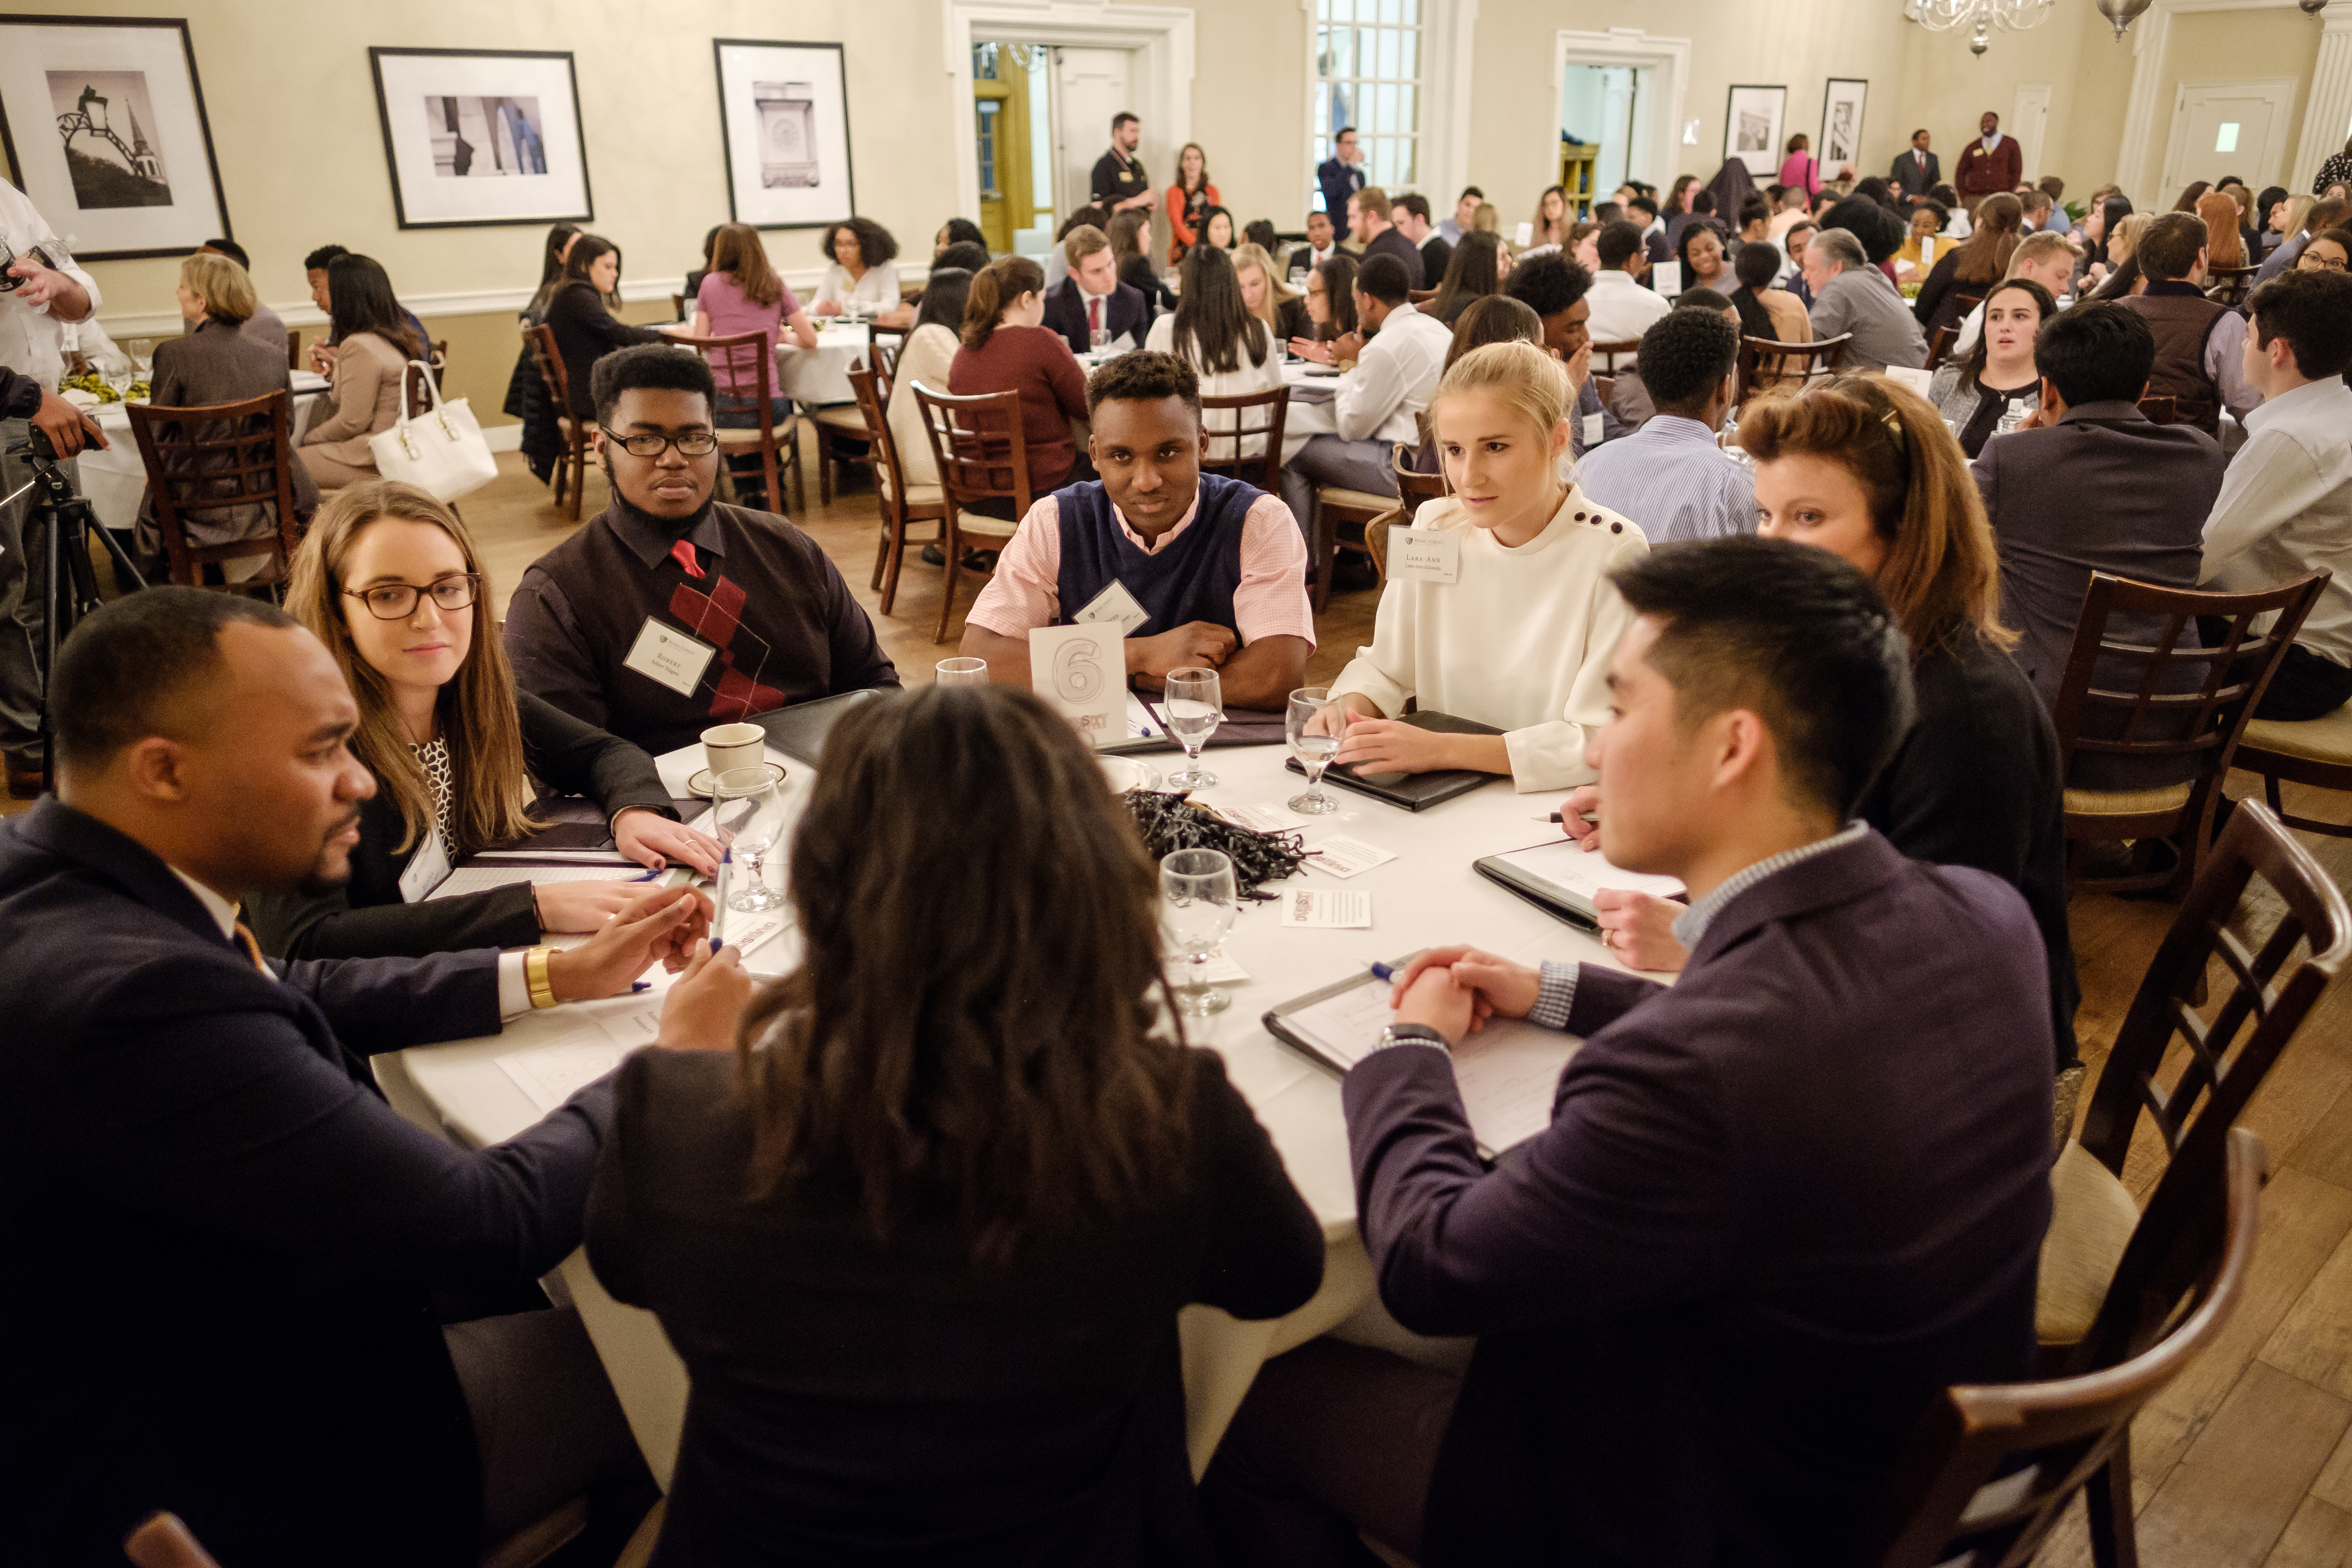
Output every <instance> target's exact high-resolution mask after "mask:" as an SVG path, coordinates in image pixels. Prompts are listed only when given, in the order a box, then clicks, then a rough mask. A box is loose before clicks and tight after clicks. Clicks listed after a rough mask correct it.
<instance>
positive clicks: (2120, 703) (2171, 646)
mask: <svg viewBox="0 0 2352 1568" xmlns="http://www.w3.org/2000/svg"><path fill="white" fill-rule="evenodd" d="M2326 581H2327V574H2326V573H2325V572H2315V573H2313V574H2311V575H2310V576H2307V577H2305V578H2302V579H2301V580H2299V581H2297V582H2294V583H2289V584H2285V585H2284V586H2283V587H2278V588H2267V589H2263V590H2262V591H2261V592H2259V593H2252V594H2207V593H2198V592H2194V591H2192V590H2189V589H2184V588H2159V587H2157V586H2155V585H2154V584H2147V583H2135V582H2132V581H2130V580H2129V579H2127V578H2123V577H2116V576H2111V575H2109V574H2106V573H2105V572H2095V573H2093V574H2091V584H2090V587H2089V588H2088V589H2087V590H2086V591H2085V592H2084V595H2083V609H2082V613H2081V615H2080V616H2078V617H2077V619H2076V621H2075V624H2074V647H2073V649H2072V650H2071V651H2070V652H2069V653H2068V654H2067V657H2066V670H2065V674H2064V675H2063V677H2062V678H2061V679H2060V682H2059V687H2058V696H2057V700H2055V702H2054V703H2053V705H2052V721H2053V724H2054V726H2055V727H2056V729H2057V731H2058V768H2059V773H2058V776H2059V778H2060V779H2061V780H2062V781H2063V782H2064V784H2065V834H2066V837H2067V838H2068V839H2069V840H2071V841H2074V842H2093V843H2114V842H2116V841H2118V840H2126V839H2127V840H2135V841H2137V842H2138V843H2139V844H2141V845H2143V846H2146V848H2144V849H2141V850H2139V851H2137V852H2136V853H2137V855H2138V856H2139V857H2140V859H2139V861H2138V862H2137V863H2136V864H2135V866H2134V868H2131V869H2129V870H2126V871H2125V872H2124V873H2123V874H2121V875H2117V876H2112V877H2105V878H2092V877H2088V876H2084V875H2078V874H2076V873H2077V872H2078V871H2079V870H2080V868H2079V867H2078V866H2072V865H2070V867H2069V876H2068V879H2067V880H2068V885H2069V887H2071V888H2075V889H2087V888H2095V889H2101V890H2104V891H2109V892H2123V891H2145V890H2151V889H2158V888H2166V889H2170V890H2171V891H2172V892H2175V893H2178V892H2179V891H2181V890H2183V889H2186V888H2187V887H2188V886H2189V883H2190V882H2191V881H2192V880H2194V879H2195V878H2196V876H2197V867H2198V861H2199V858H2200V855H2201V854H2202V851H2203V847H2204V843H2205V839H2206V837H2207V836H2208V834H2209V833H2210V823H2211V821H2212V819H2213V816H2214V811H2215V802H2216V800H2217V798H2218V797H2219V795H2220V794H2221V780H2222V779H2223V778H2224V777H2225V776H2226V775H2227V774H2228V773H2229V771H2230V761H2231V753H2232V752H2234V751H2235V750H2236V749H2237V745H2238V737H2239V733H2240V731H2242V730H2243V729H2244V727H2245V723H2246V718H2247V715H2248V714H2249V713H2251V712H2252V710H2253V705H2254V704H2255V703H2256V702H2258V701H2260V700H2261V699H2262V694H2263V688H2264V687H2266V686H2268V685H2269V684H2270V679H2271V675H2272V673H2273V671H2274V670H2276V669H2277V668H2278V665H2279V661H2280V660H2281V659H2283V658H2285V657H2286V650H2287V648H2288V647H2289V646H2290V645H2291V644H2292V643H2293V642H2294V635H2295V632H2296V630H2297V629H2298V628H2300V627H2301V626H2302V625H2303V620H2304V617H2305V616H2306V615H2308V614H2309V613H2310V611H2311V606H2312V605H2313V604H2314V603H2315V602H2316V601H2317V599H2318V597H2319V590H2320V588H2321V587H2322V586H2323V585H2324V584H2326ZM2273 613H2275V616H2276V619H2275V620H2274V621H2273V622H2272V624H2270V625H2269V626H2265V627H2263V629H2262V630H2260V631H2257V630H2255V629H2254V626H2253V623H2254V622H2255V620H2256V619H2257V618H2259V617H2261V616H2266V615H2272V614H2273ZM2116 616H2124V617H2127V620H2128V623H2129V624H2133V625H2136V626H2138V627H2141V628H2145V630H2144V631H2143V632H2142V633H2141V635H2143V636H2146V637H2148V638H2149V639H2150V640H2148V641H2146V642H2130V641H2125V640H2122V638H2123V634H2122V633H2121V632H2120V631H2118V629H2117V627H2116V624H2115V621H2114V617H2116ZM2200 616H2204V617H2208V618H2209V619H2210V620H2212V621H2214V622H2218V623H2221V624H2223V625H2225V626H2226V627H2227V630H2226V632H2225V634H2224V635H2223V637H2222V638H2221V641H2220V642H2218V643H2217V644H2215V645H2214V646H2211V647H2197V646H2193V645H2194V644H2195V643H2196V642H2197V641H2198V637H2199V632H2198V627H2197V621H2198V618H2199V617H2200ZM2184 639H2185V640H2186V642H2187V643H2188V644H2189V645H2192V646H2183V645H2184ZM2094 758H2116V759H2120V760H2118V761H2116V762H2115V763H2098V762H2093V763H2091V765H2090V766H2089V767H2087V768H2085V767H2084V766H2083V765H2082V764H2083V763H2084V762H2085V761H2088V760H2090V759H2094ZM2123 772H2128V773H2130V774H2132V775H2134V776H2148V775H2161V774H2163V773H2179V774H2181V775H2184V776H2181V777H2179V778H2178V779H2177V780H2176V781H2175V782H2171V783H2159V784H2145V785H2125V786H2116V785H2113V784H2110V783H2109V781H2110V780H2111V779H2113V778H2115V777H2116V775H2117V774H2118V773H2123ZM2078 774H2081V775H2083V776H2082V777H2081V778H2079V779H2078V776H2077V775H2078ZM2165 837H2170V838H2172V839H2174V840H2175V841H2176V844H2177V847H2178V849H2179V857H2178V859H2177V861H2176V862H2175V863H2174V864H2173V865H2171V866H2163V865H2159V864H2156V863H2155V862H2154V860H2153V859H2152V858H2150V857H2152V856H2153V855H2154V853H2155V851H2154V844H2155V842H2156V841H2157V840H2158V839H2161V838H2165ZM2074 858H2075V859H2079V856H2078V857H2074Z"/></svg>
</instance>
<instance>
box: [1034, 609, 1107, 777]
mask: <svg viewBox="0 0 2352 1568" xmlns="http://www.w3.org/2000/svg"><path fill="white" fill-rule="evenodd" d="M1125 641H1126V639H1125V638H1124V637H1121V636H1120V635H1119V630H1118V624H1117V623H1116V622H1110V621H1097V622H1094V623H1092V624H1090V625H1087V626H1039V627H1038V628H1037V629H1036V630H1034V631H1033V632H1031V633H1030V634H1029V684H1030V685H1031V687H1032V688H1033V689H1035V691H1036V693H1037V695H1038V696H1040V697H1042V698H1044V699H1045V700H1046V701H1048V702H1050V703H1052V704H1053V705H1054V708H1055V711H1057V712H1059V713H1060V714H1061V715H1062V717H1063V718H1065V719H1067V720H1068V721H1070V722H1071V723H1073V724H1076V726H1077V727H1078V733H1079V734H1080V735H1081V736H1082V737H1084V738H1085V740H1086V742H1087V744H1088V745H1090V746H1108V745H1113V744H1116V743H1117V742H1119V741H1121V740H1123V739H1125V738H1126V729H1125V727H1124V721H1125V719H1126V717H1127V649H1126V648H1125V647H1123V646H1122V644H1123V643H1124V642H1125Z"/></svg>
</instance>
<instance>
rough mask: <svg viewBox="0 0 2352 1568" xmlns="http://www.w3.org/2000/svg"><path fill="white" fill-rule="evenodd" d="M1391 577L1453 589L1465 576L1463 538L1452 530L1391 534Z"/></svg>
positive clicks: (1400, 530)
mask: <svg viewBox="0 0 2352 1568" xmlns="http://www.w3.org/2000/svg"><path fill="white" fill-rule="evenodd" d="M1389 575H1390V576H1391V578H1395V579H1398V580H1400V581H1402V582H1406V583H1440V584H1445V585H1446V586H1448V587H1451V586H1452V585H1453V584H1454V583H1456V582H1458V581H1459V580H1460V579H1461V576H1462V535H1461V533H1460V532H1459V531H1456V530H1454V529H1450V528H1391V529H1390V530H1389Z"/></svg>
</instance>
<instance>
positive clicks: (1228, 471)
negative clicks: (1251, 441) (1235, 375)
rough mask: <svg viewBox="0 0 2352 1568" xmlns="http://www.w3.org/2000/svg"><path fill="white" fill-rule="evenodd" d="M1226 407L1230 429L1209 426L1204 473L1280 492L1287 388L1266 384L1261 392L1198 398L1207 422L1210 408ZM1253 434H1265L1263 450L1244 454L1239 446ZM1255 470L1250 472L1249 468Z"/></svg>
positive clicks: (1275, 493) (1288, 412) (1267, 492)
mask: <svg viewBox="0 0 2352 1568" xmlns="http://www.w3.org/2000/svg"><path fill="white" fill-rule="evenodd" d="M1213 408H1216V409H1228V410H1231V411H1232V413H1233V416H1234V425H1233V428H1232V429H1230V430H1211V431H1210V432H1209V450H1208V454H1207V456H1205V457H1203V458H1202V459H1201V471H1202V473H1204V474H1223V475H1224V476H1225V477H1226V478H1228V479H1247V480H1248V481H1249V482H1250V483H1251V484H1254V485H1255V486H1256V487H1257V488H1258V489H1262V490H1264V491H1265V493H1266V494H1268V495H1270V496H1278V495H1280V494H1281V493H1282V427H1283V424H1284V422H1285V421H1286V419H1288V417H1289V415H1290V388H1288V387H1287V386H1273V387H1268V388H1267V389H1266V390H1265V391H1264V392H1251V393H1244V394H1242V395H1238V396H1234V397H1203V398H1202V399H1201V420H1202V425H1203V426H1205V425H1206V424H1207V423H1208V417H1209V410H1211V409H1213ZM1252 436H1263V437H1265V452H1264V453H1263V454H1262V455H1260V456H1258V457H1255V458H1252V457H1244V456H1243V455H1242V447H1243V445H1244V442H1245V440H1246V439H1247V438H1248V437H1252ZM1252 468H1255V469H1257V470H1258V472H1257V473H1255V474H1252V473H1251V472H1249V470H1250V469H1252Z"/></svg>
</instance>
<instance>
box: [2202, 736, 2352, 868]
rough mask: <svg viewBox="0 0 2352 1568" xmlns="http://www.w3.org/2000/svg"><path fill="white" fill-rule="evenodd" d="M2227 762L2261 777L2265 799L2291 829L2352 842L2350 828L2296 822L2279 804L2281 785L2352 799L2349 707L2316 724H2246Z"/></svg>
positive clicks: (2307, 819)
mask: <svg viewBox="0 0 2352 1568" xmlns="http://www.w3.org/2000/svg"><path fill="white" fill-rule="evenodd" d="M2231 763H2232V765H2233V766H2236V767H2241V768H2243V769H2245V770H2246V771H2247V772H2248V773H2260V774H2261V775H2262V779H2263V796H2264V798H2266V799H2267V800H2269V802H2270V803H2271V810H2273V812H2275V813H2277V814H2278V818H2279V820H2280V821H2281V822H2284V823H2285V824H2286V825H2287V826H2289V827H2300V828H2302V829H2303V830H2304V831H2305V833H2325V834H2327V835H2329V836H2330V837H2336V838H2352V825H2347V824H2345V823H2341V822H2323V821H2321V820H2319V819H2318V818H2317V817H2314V816H2295V815H2294V813H2293V812H2291V811H2289V810H2287V808H2286V805H2285V804H2284V802H2282V801H2281V800H2280V799H2279V781H2280V780H2281V779H2287V780H2291V781H2292V782H2294V783H2296V784H2316V785H2318V786H2319V787H2320V788H2321V789H2332V790H2343V791H2346V792H2347V793H2352V707H2347V708H2338V709H2337V710H2336V711H2335V712H2333V713H2328V714H2324V715H2322V716H2321V717H2319V718H2317V719H2301V720H2289V719H2249V720H2247V721H2246V728H2245V731H2244V732H2243V733H2242V734H2241V735H2240V736H2239V737H2238V752H2237V755H2236V756H2235V757H2233V758H2231Z"/></svg>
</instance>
